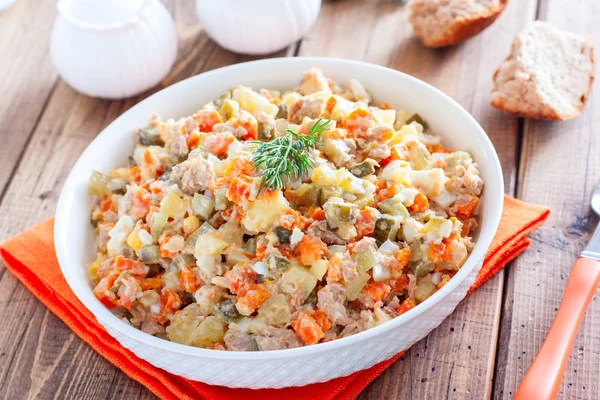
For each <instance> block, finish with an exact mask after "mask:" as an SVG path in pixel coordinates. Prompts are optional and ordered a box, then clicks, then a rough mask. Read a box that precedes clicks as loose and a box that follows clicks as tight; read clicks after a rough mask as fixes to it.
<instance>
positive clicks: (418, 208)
mask: <svg viewBox="0 0 600 400" xmlns="http://www.w3.org/2000/svg"><path fill="white" fill-rule="evenodd" d="M428 208H429V200H428V199H427V196H425V195H424V194H423V193H421V192H419V193H417V195H416V196H415V200H414V203H413V204H411V206H410V207H408V209H409V211H412V212H415V213H422V212H424V211H427V209H428Z"/></svg>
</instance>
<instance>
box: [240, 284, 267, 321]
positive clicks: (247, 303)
mask: <svg viewBox="0 0 600 400" xmlns="http://www.w3.org/2000/svg"><path fill="white" fill-rule="evenodd" d="M269 297H271V293H269V291H268V290H267V289H265V286H264V285H252V286H251V287H250V289H249V290H248V291H247V292H246V293H244V294H243V295H241V296H238V298H237V302H236V308H237V309H238V311H239V312H240V313H241V314H242V315H250V314H252V313H253V312H254V311H256V309H257V308H258V307H260V306H261V304H262V303H264V302H265V300H267V299H268V298H269Z"/></svg>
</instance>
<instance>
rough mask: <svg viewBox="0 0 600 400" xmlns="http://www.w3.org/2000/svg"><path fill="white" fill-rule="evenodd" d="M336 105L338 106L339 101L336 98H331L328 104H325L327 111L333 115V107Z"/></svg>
mask: <svg viewBox="0 0 600 400" xmlns="http://www.w3.org/2000/svg"><path fill="white" fill-rule="evenodd" d="M336 104H337V100H336V99H335V97H333V96H331V97H330V98H329V99H328V100H327V103H326V104H325V111H327V112H328V113H331V111H333V107H335V105H336Z"/></svg>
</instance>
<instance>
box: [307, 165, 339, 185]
mask: <svg viewBox="0 0 600 400" xmlns="http://www.w3.org/2000/svg"><path fill="white" fill-rule="evenodd" d="M335 172H336V171H334V170H332V169H331V168H330V167H329V166H327V165H325V164H323V165H319V166H318V167H317V168H315V169H314V171H313V173H312V175H311V179H312V181H313V185H314V186H316V187H318V188H323V187H326V186H332V185H333V186H337V185H339V184H340V182H341V181H342V177H341V176H339V175H336V173H335Z"/></svg>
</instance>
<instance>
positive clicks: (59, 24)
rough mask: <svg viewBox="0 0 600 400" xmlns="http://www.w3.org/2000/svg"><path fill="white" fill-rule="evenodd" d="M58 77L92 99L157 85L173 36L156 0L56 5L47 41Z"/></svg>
mask: <svg viewBox="0 0 600 400" xmlns="http://www.w3.org/2000/svg"><path fill="white" fill-rule="evenodd" d="M50 54H51V57H52V61H53V62H54V65H55V66H56V69H57V70H58V73H59V75H60V76H61V77H62V78H63V79H64V80H65V81H66V82H67V83H68V84H69V85H70V86H72V87H73V88H74V89H76V90H77V91H79V92H81V93H83V94H86V95H88V96H92V97H101V98H107V99H119V98H124V97H129V96H133V95H136V94H139V93H141V92H143V91H145V90H147V89H149V88H151V87H153V86H154V85H156V84H157V83H159V82H160V81H161V80H162V79H163V78H164V77H165V76H166V75H167V74H168V73H169V71H170V69H171V67H172V66H173V63H174V62H175V57H176V55H177V32H176V30H175V23H174V21H173V18H172V17H171V15H170V14H169V12H168V11H167V9H166V8H165V7H164V6H163V5H162V3H160V1H158V0H60V1H59V2H58V16H57V17H56V21H55V23H54V28H53V31H52V38H51V42H50Z"/></svg>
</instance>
